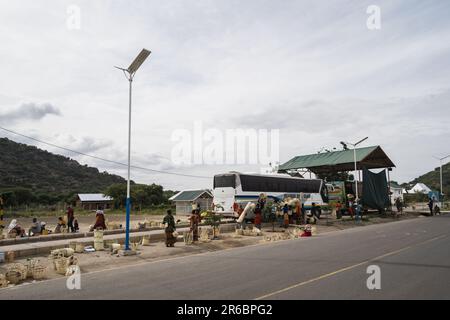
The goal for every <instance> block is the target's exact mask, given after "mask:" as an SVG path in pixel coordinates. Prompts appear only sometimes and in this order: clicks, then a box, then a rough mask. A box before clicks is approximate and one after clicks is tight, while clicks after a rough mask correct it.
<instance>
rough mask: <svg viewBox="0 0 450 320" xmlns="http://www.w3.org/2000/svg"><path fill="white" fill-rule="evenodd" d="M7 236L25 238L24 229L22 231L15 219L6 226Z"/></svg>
mask: <svg viewBox="0 0 450 320" xmlns="http://www.w3.org/2000/svg"><path fill="white" fill-rule="evenodd" d="M8 234H9V235H16V236H19V237H24V236H25V229H23V228H22V227H21V226H20V224H19V223H18V222H17V220H16V219H13V220H12V221H11V223H10V224H9V226H8Z"/></svg>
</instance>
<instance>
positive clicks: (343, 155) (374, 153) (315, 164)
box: [278, 146, 395, 173]
mask: <svg viewBox="0 0 450 320" xmlns="http://www.w3.org/2000/svg"><path fill="white" fill-rule="evenodd" d="M356 162H357V167H358V169H362V168H363V167H365V168H367V169H377V168H392V167H395V165H394V163H393V162H392V161H391V160H390V159H389V158H388V156H387V155H386V153H384V151H383V150H382V149H381V147H380V146H373V147H366V148H358V149H356ZM354 166H355V165H354V154H353V149H351V150H343V151H336V152H325V153H318V154H310V155H305V156H298V157H295V158H293V159H291V160H289V161H288V162H286V163H285V164H283V165H281V166H280V168H279V170H278V171H279V172H286V171H288V170H297V169H309V170H310V171H312V172H314V173H320V172H323V171H330V170H331V171H351V170H354Z"/></svg>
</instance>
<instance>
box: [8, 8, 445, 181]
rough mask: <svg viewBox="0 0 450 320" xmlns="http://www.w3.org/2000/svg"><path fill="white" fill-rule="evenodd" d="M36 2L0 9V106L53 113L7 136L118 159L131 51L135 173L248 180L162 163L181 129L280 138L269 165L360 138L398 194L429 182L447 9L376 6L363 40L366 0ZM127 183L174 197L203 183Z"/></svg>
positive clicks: (439, 128) (440, 120)
mask: <svg viewBox="0 0 450 320" xmlns="http://www.w3.org/2000/svg"><path fill="white" fill-rule="evenodd" d="M46 2H47V4H48V5H45V6H44V5H42V4H41V3H39V4H38V3H37V2H35V1H31V0H27V1H20V2H11V1H6V0H0V20H1V21H2V24H1V26H0V40H1V41H2V50H1V51H0V66H1V67H2V73H1V74H0V81H1V83H2V86H1V88H0V106H6V105H7V106H17V105H20V104H21V102H22V101H52V104H53V105H55V106H58V110H60V112H61V116H59V117H43V118H40V121H38V122H30V121H27V122H24V121H15V122H14V123H13V122H10V124H11V126H12V127H13V128H11V129H15V130H17V131H21V132H24V133H28V132H30V131H33V132H34V133H37V134H38V135H39V136H43V137H48V138H51V139H55V140H56V141H57V142H58V143H64V144H65V143H68V144H70V145H73V146H74V147H76V148H80V150H86V151H89V152H94V153H96V155H99V156H102V157H105V158H108V159H109V158H111V159H121V160H124V159H126V151H127V150H126V145H127V124H128V123H127V120H128V119H127V117H128V108H127V107H128V100H127V99H128V92H127V90H128V86H127V82H126V81H125V79H124V78H123V75H122V74H120V72H118V71H117V70H115V69H114V68H113V66H114V65H121V66H127V65H128V64H129V63H130V61H131V60H132V59H133V58H134V57H135V55H136V54H137V53H138V52H139V50H141V49H142V47H146V48H148V49H150V50H152V55H151V56H150V59H149V60H148V61H147V62H146V63H145V64H144V65H143V66H142V68H141V69H140V70H139V73H138V74H137V75H136V79H135V82H134V97H133V99H134V100H133V101H134V104H133V136H132V154H133V159H134V161H136V163H138V164H140V165H142V166H148V167H155V168H160V169H165V170H169V169H170V171H177V172H183V173H190V174H196V175H207V176H208V175H212V174H214V173H215V172H220V171H228V169H242V170H246V171H257V168H244V167H243V168H236V167H232V168H227V167H215V166H205V167H200V166H196V167H187V168H182V167H175V166H173V165H172V164H171V163H170V161H169V160H168V159H167V158H168V157H170V150H171V147H172V144H171V141H170V137H171V133H172V131H173V130H176V129H179V128H188V129H191V128H192V126H193V122H194V121H195V120H203V121H204V123H205V124H207V125H208V126H211V127H212V126H216V127H218V128H236V127H238V126H247V127H250V126H251V127H260V126H263V127H264V128H270V127H276V128H280V129H281V137H282V149H281V157H282V159H283V160H288V158H289V157H290V156H293V155H295V154H300V153H307V152H308V153H309V152H316V151H318V150H319V149H321V148H322V147H323V146H330V147H332V146H334V145H335V144H336V143H337V142H338V141H340V140H343V139H348V140H353V139H355V138H358V137H359V136H361V135H370V143H371V144H381V145H382V146H383V148H384V149H386V150H387V151H388V153H389V155H390V156H391V157H392V158H393V159H394V160H396V162H397V164H398V168H397V169H396V170H395V171H394V173H393V174H394V176H395V177H396V179H398V180H401V181H407V180H410V179H412V178H414V177H416V176H418V175H420V174H422V173H423V172H424V171H427V170H429V169H432V168H433V167H434V166H435V164H434V163H432V159H429V157H428V154H432V153H438V151H440V150H441V149H442V146H443V145H446V143H447V141H448V134H449V131H448V129H447V124H446V121H447V119H448V110H449V108H448V105H447V101H448V99H447V98H448V95H449V94H448V90H449V86H448V83H450V63H449V60H448V55H449V53H450V21H449V20H448V17H447V14H446V13H447V12H449V9H450V3H448V2H446V1H440V2H439V1H434V2H423V1H406V0H404V1H395V2H393V1H387V0H386V1H378V3H377V5H379V6H380V7H381V12H382V29H381V30H380V31H369V30H368V29H367V28H366V19H367V14H366V8H367V6H369V5H371V4H373V3H372V1H346V2H343V1H333V2H329V1H312V0H311V1H309V0H308V1H283V2H277V1H270V0H265V1H256V0H255V1H244V2H243V1H237V0H233V1H196V2H186V1H181V0H180V1H174V0H172V1H164V2H161V1H144V0H136V1H132V2H126V3H125V2H120V1H113V0H110V1H108V0H98V1H87V0H79V1H75V2H74V1H66V0H47V1H46ZM72 4H76V5H78V6H79V7H80V9H81V29H80V30H79V31H71V30H68V29H67V28H66V19H67V14H66V9H67V6H69V5H72ZM24 5H26V7H27V10H23V6H24ZM431 106H432V107H431ZM10 110H11V109H9V110H8V112H9V111H10ZM4 112H5V111H4V110H3V107H2V110H1V111H0V113H1V114H3V113H4ZM16 119H17V118H16ZM3 125H4V123H3ZM56 134H59V135H61V136H60V137H59V138H58V136H57V135H56ZM69 136H70V137H72V138H73V139H74V141H72V142H71V140H70V139H69ZM64 137H65V138H64ZM164 157H166V158H164ZM79 159H80V160H81V161H83V162H86V163H88V162H89V164H91V162H94V160H89V159H86V158H79ZM93 164H95V165H98V166H99V167H100V170H102V169H105V168H106V169H108V170H109V169H111V170H112V171H114V172H118V173H121V174H124V171H123V170H122V169H119V168H114V167H111V166H110V165H109V164H107V163H104V164H102V163H101V162H97V161H95V163H93ZM133 175H134V179H135V180H137V181H141V182H154V181H155V182H158V183H162V184H164V185H165V186H167V187H172V188H177V189H180V188H182V187H203V186H206V187H207V186H210V181H209V182H207V183H205V181H204V180H193V179H188V178H182V177H180V178H175V177H173V176H166V175H160V174H158V175H152V174H149V173H146V172H141V171H133Z"/></svg>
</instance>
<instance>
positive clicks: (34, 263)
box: [27, 259, 39, 278]
mask: <svg viewBox="0 0 450 320" xmlns="http://www.w3.org/2000/svg"><path fill="white" fill-rule="evenodd" d="M38 265H39V260H37V259H30V260H28V261H27V278H32V277H33V269H34V268H35V267H36V266H38Z"/></svg>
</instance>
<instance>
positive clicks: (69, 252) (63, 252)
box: [50, 248, 75, 257]
mask: <svg viewBox="0 0 450 320" xmlns="http://www.w3.org/2000/svg"><path fill="white" fill-rule="evenodd" d="M74 253H75V250H73V249H72V248H62V249H55V250H52V251H51V252H50V257H59V256H63V257H70V256H73V254H74Z"/></svg>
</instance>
